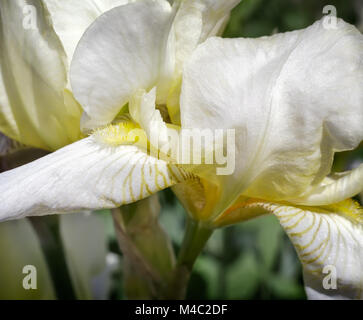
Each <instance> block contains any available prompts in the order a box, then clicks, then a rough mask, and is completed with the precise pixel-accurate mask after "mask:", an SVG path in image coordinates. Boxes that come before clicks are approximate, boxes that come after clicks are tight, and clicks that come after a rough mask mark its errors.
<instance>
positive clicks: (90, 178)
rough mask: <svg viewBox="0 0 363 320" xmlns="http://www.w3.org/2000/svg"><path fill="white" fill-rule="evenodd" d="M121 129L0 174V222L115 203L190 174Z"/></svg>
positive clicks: (111, 129) (153, 191)
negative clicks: (129, 138)
mask: <svg viewBox="0 0 363 320" xmlns="http://www.w3.org/2000/svg"><path fill="white" fill-rule="evenodd" d="M122 130H123V128H120V127H109V128H106V129H104V130H103V131H102V132H99V133H96V134H95V135H93V136H90V137H88V138H86V139H83V140H80V141H78V142H75V143H73V144H71V145H69V146H67V147H64V148H63V149H60V150H58V151H56V152H54V153H52V154H50V155H48V156H46V157H43V158H41V159H39V160H36V161H34V162H32V163H29V164H27V165H25V166H22V167H19V168H16V169H14V170H11V171H7V172H4V173H2V174H1V175H0V203H1V205H0V221H1V220H7V219H17V218H21V217H24V216H32V215H46V214H54V213H63V212H76V211H82V210H96V209H104V208H115V207H119V206H121V205H123V204H127V203H131V202H135V201H137V200H139V199H143V198H145V197H147V196H149V195H151V194H153V193H155V192H157V191H159V190H162V189H164V188H167V187H169V186H172V185H174V184H176V183H178V182H181V181H183V180H184V179H186V178H188V176H187V175H186V174H185V173H184V172H183V171H182V170H181V169H179V168H177V167H174V166H171V165H169V164H168V163H166V162H165V161H162V160H158V159H156V158H154V157H152V156H150V155H148V154H147V153H146V152H145V151H143V150H142V149H140V147H138V146H137V145H134V144H131V143H129V142H128V141H127V139H126V138H125V140H123V139H122V137H121V136H122V135H121V132H122ZM115 132H116V133H117V134H116V135H115V136H113V135H114V133H115ZM111 142H112V144H111ZM124 143H126V144H124ZM127 143H128V144H127Z"/></svg>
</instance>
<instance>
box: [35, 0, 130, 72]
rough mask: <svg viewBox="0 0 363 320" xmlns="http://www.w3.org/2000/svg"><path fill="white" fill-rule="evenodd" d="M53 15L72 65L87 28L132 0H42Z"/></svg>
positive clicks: (52, 17)
mask: <svg viewBox="0 0 363 320" xmlns="http://www.w3.org/2000/svg"><path fill="white" fill-rule="evenodd" d="M41 1H42V2H43V3H44V4H45V6H46V8H47V9H48V12H49V14H50V17H51V23H52V25H53V28H54V31H55V32H56V34H57V35H58V37H59V39H60V41H61V43H62V45H63V47H64V50H65V52H66V55H67V62H68V64H69V65H70V63H71V60H72V57H73V54H74V51H75V49H76V46H77V44H78V42H79V40H80V39H81V37H82V35H83V33H84V32H85V31H86V29H87V28H88V27H89V26H90V25H91V24H92V23H93V22H94V21H95V20H96V19H97V18H98V17H99V16H100V15H101V14H102V13H104V12H106V11H108V10H111V9H113V8H114V7H117V6H121V5H124V4H127V3H129V2H131V0H62V1H59V0H41Z"/></svg>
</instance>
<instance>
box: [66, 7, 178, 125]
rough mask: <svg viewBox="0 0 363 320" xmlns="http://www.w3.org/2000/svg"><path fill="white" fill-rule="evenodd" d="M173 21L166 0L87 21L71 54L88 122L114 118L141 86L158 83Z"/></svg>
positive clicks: (73, 75)
mask: <svg viewBox="0 0 363 320" xmlns="http://www.w3.org/2000/svg"><path fill="white" fill-rule="evenodd" d="M171 23H172V9H171V7H170V5H169V3H168V2H166V1H152V0H145V1H140V2H135V3H131V4H128V5H124V6H121V7H117V8H115V9H112V10H110V11H108V12H106V13H104V14H103V15H102V16H100V17H99V18H98V19H97V20H96V21H95V22H94V23H93V24H92V25H91V26H90V27H89V29H88V30H87V31H86V33H85V34H84V36H83V37H82V39H81V41H80V43H79V44H78V47H77V50H76V52H75V55H74V58H73V62H72V66H71V84H72V88H73V91H74V94H75V97H76V98H77V100H78V101H79V102H80V103H81V105H82V107H83V108H84V110H85V111H86V113H87V115H88V117H89V118H90V119H89V121H88V123H89V125H90V126H91V125H92V121H91V120H94V122H93V123H94V125H96V126H99V125H105V124H108V123H110V122H111V121H112V120H113V119H114V118H115V116H116V115H117V114H118V113H119V111H120V110H121V108H122V107H123V106H124V105H125V104H126V103H127V102H128V101H129V100H130V98H131V97H132V95H133V93H134V92H135V91H136V90H137V89H145V90H147V91H148V90H150V89H151V88H153V87H154V86H155V85H156V84H157V82H158V80H159V78H160V70H163V66H162V64H163V63H164V59H163V58H164V56H165V54H164V53H165V51H166V46H167V39H168V36H169V32H170V28H171Z"/></svg>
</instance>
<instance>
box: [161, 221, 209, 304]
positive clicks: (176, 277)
mask: <svg viewBox="0 0 363 320" xmlns="http://www.w3.org/2000/svg"><path fill="white" fill-rule="evenodd" d="M212 233H213V229H211V228H208V227H206V226H204V225H203V224H202V223H201V222H198V221H195V220H193V219H191V218H188V220H187V227H186V232H185V236H184V240H183V243H182V245H181V249H180V252H179V255H178V261H177V265H176V267H175V270H174V273H173V277H172V279H171V282H170V285H169V287H168V290H167V293H166V298H167V299H173V300H181V299H184V298H185V295H186V291H187V286H188V282H189V279H190V275H191V272H192V269H193V265H194V263H195V261H196V259H197V258H198V256H199V254H200V253H201V252H202V250H203V248H204V246H205V244H206V243H207V241H208V239H209V238H210V236H211V235H212Z"/></svg>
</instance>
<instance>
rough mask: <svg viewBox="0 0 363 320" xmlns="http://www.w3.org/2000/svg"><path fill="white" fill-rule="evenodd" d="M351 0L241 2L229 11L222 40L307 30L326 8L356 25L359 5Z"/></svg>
mask: <svg viewBox="0 0 363 320" xmlns="http://www.w3.org/2000/svg"><path fill="white" fill-rule="evenodd" d="M359 1H360V0H358V1H357V2H356V3H355V1H354V0H243V1H242V2H241V3H240V4H239V5H238V6H237V7H236V8H235V9H234V11H233V12H232V16H231V19H230V21H229V24H228V26H227V29H226V31H225V34H224V36H225V37H260V36H266V35H271V34H272V33H276V32H285V31H291V30H296V29H301V28H306V27H307V26H309V25H310V24H312V23H313V22H314V21H316V20H318V19H321V18H322V17H323V15H324V14H323V8H324V7H325V6H328V5H330V6H334V7H335V8H336V10H337V16H338V17H339V18H343V19H344V20H345V21H347V22H349V23H352V24H358V22H359V19H360V17H359V15H360V12H359V11H360V10H359V4H358V2H359Z"/></svg>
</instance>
